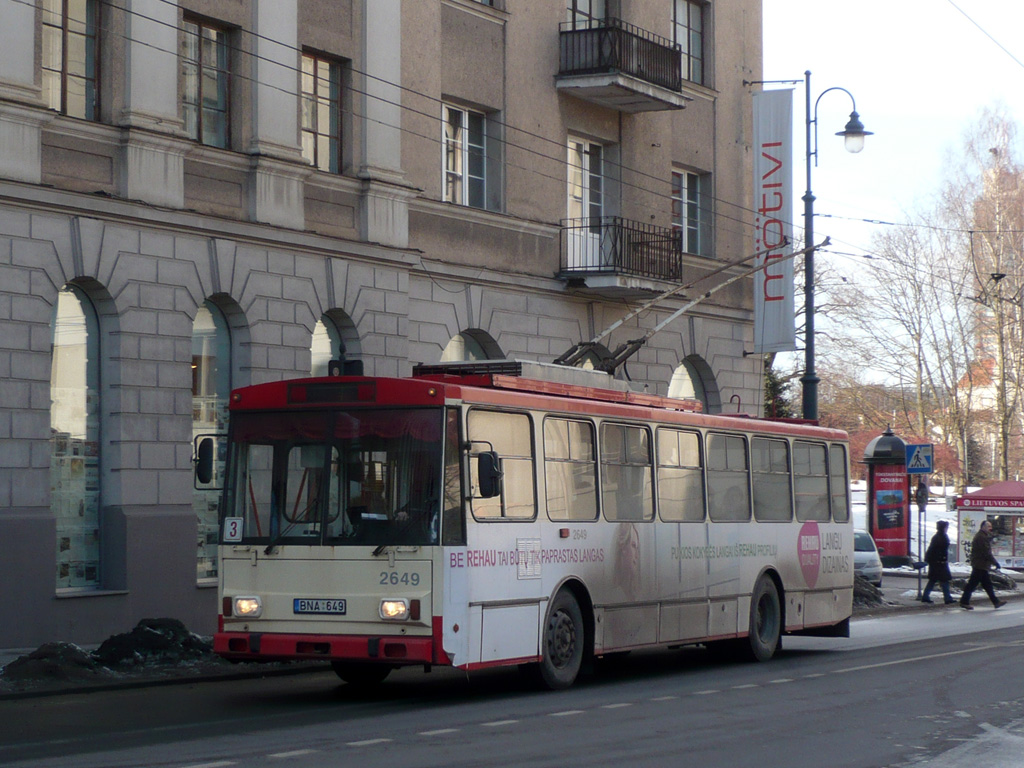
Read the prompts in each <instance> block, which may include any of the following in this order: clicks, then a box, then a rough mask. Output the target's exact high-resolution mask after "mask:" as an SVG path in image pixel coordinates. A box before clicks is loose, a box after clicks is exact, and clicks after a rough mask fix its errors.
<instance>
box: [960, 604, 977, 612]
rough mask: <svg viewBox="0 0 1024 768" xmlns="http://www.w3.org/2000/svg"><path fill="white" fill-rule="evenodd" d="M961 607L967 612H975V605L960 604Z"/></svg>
mask: <svg viewBox="0 0 1024 768" xmlns="http://www.w3.org/2000/svg"><path fill="white" fill-rule="evenodd" d="M960 607H961V608H963V609H964V610H965V611H973V610H974V606H973V605H969V604H967V603H960Z"/></svg>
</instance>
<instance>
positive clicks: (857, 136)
mask: <svg viewBox="0 0 1024 768" xmlns="http://www.w3.org/2000/svg"><path fill="white" fill-rule="evenodd" d="M843 145H844V146H845V147H846V151H847V152H852V153H853V154H857V153H858V152H860V151H861V150H862V149H864V134H863V133H848V134H846V135H845V136H843Z"/></svg>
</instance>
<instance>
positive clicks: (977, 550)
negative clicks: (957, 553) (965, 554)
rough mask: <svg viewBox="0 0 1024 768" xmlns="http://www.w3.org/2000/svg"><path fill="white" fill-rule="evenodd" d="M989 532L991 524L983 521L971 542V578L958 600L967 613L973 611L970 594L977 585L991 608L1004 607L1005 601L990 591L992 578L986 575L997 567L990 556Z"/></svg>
mask: <svg viewBox="0 0 1024 768" xmlns="http://www.w3.org/2000/svg"><path fill="white" fill-rule="evenodd" d="M991 530H992V523H990V522H989V521H988V520H985V521H984V522H982V524H981V528H979V529H978V532H977V533H976V534H975V535H974V539H973V540H972V541H971V578H969V579H968V580H967V586H966V587H964V593H963V595H962V596H961V598H960V607H961V608H966V609H967V610H968V611H973V610H974V606H973V605H971V593H972V592H973V591H974V588H975V587H977V586H978V585H979V584H981V586H982V588H983V589H984V590H985V593H986V594H987V595H988V599H989V600H991V601H992V607H994V608H999V607H1001V606H1004V605H1006V601H1005V600H1000V599H999V598H998V597H996V592H995V590H994V589H992V578H991V577H990V576H989V575H988V572H989V570H990V569H992V568H998V567H999V563H998V562H996V559H995V558H994V557H993V556H992V534H991Z"/></svg>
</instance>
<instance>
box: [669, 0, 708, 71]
mask: <svg viewBox="0 0 1024 768" xmlns="http://www.w3.org/2000/svg"><path fill="white" fill-rule="evenodd" d="M672 42H674V43H677V44H678V45H679V47H680V48H682V52H683V78H684V79H685V80H689V81H690V82H693V83H698V84H700V85H703V84H704V4H703V3H701V2H698V1H697V0H672Z"/></svg>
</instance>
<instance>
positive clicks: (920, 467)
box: [907, 443, 932, 475]
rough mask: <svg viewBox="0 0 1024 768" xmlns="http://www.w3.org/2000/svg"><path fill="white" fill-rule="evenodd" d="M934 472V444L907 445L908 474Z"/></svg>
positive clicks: (928, 473)
mask: <svg viewBox="0 0 1024 768" xmlns="http://www.w3.org/2000/svg"><path fill="white" fill-rule="evenodd" d="M931 473H932V445H931V443H926V444H924V445H908V446H907V474H908V475H930V474H931Z"/></svg>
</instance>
